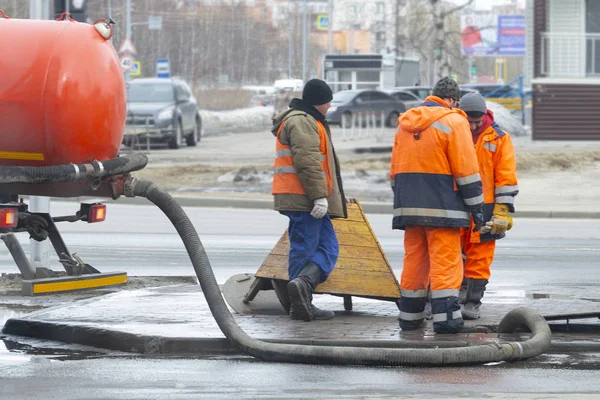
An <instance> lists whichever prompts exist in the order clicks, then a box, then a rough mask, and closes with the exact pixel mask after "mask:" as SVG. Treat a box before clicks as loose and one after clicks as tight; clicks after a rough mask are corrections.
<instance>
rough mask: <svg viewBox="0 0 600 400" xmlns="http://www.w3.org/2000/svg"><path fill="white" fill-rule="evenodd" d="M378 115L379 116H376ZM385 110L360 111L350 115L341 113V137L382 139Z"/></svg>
mask: <svg viewBox="0 0 600 400" xmlns="http://www.w3.org/2000/svg"><path fill="white" fill-rule="evenodd" d="M378 116H379V118H377V117H378ZM385 117H386V115H385V112H383V111H382V112H381V113H379V115H378V113H377V112H376V111H361V112H358V113H352V114H350V115H348V114H343V115H342V121H341V125H342V139H343V140H358V139H366V138H371V137H375V138H376V140H377V141H378V142H381V141H382V140H383V135H384V130H385Z"/></svg>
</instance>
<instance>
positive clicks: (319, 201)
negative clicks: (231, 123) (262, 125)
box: [272, 79, 347, 321]
mask: <svg viewBox="0 0 600 400" xmlns="http://www.w3.org/2000/svg"><path fill="white" fill-rule="evenodd" d="M332 98H333V95H332V92H331V88H330V87H329V86H328V85H327V83H325V82H324V81H322V80H319V79H312V80H310V81H308V82H307V83H306V85H305V87H304V90H303V92H302V99H293V100H292V102H291V103H290V109H289V110H286V111H283V112H282V113H280V114H278V115H277V116H276V117H275V119H274V126H273V131H272V132H273V135H274V136H275V138H276V140H275V150H276V158H275V170H274V175H273V188H272V193H273V195H274V197H275V210H276V211H279V212H280V213H281V214H283V215H285V216H287V217H288V218H289V227H288V233H289V239H290V252H289V264H288V273H289V279H290V282H289V283H288V287H287V288H288V292H289V295H290V301H291V307H290V317H291V318H292V319H294V320H304V321H311V320H313V319H316V320H324V319H331V318H333V316H334V314H333V312H332V311H326V310H320V309H318V308H317V307H315V306H314V305H313V304H312V294H313V292H314V289H315V286H316V285H317V284H319V283H321V282H324V281H325V280H326V279H327V277H328V276H329V274H330V273H331V271H332V270H333V267H334V266H335V263H336V261H337V258H338V255H339V244H338V240H337V237H336V234H335V231H334V229H333V225H332V224H331V218H346V216H347V215H346V199H345V198H344V190H343V187H342V179H341V177H340V168H339V162H338V160H337V157H336V155H335V150H334V148H333V145H332V143H331V132H330V130H329V125H328V124H327V121H326V120H325V115H326V114H327V110H328V109H329V107H330V106H331V100H332Z"/></svg>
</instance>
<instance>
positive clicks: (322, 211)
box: [310, 197, 329, 219]
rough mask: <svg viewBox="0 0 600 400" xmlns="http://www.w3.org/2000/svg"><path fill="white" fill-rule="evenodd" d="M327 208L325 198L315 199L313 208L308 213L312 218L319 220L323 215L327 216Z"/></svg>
mask: <svg viewBox="0 0 600 400" xmlns="http://www.w3.org/2000/svg"><path fill="white" fill-rule="evenodd" d="M328 207H329V204H328V203H327V199H326V198H325V197H323V198H321V199H316V200H315V201H314V206H313V209H312V211H311V212H310V215H312V216H313V218H316V219H321V218H323V217H324V216H325V215H327V208H328Z"/></svg>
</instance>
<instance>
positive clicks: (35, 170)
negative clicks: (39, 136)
mask: <svg viewBox="0 0 600 400" xmlns="http://www.w3.org/2000/svg"><path fill="white" fill-rule="evenodd" d="M147 163H148V157H146V156H145V155H143V154H131V155H128V156H123V157H117V158H113V159H112V160H106V161H92V162H91V163H88V164H68V165H56V166H50V167H18V166H2V167H0V171H1V173H0V184H9V183H34V184H35V183H63V182H76V181H84V180H89V179H99V178H103V177H107V176H114V175H122V174H125V173H128V172H133V171H138V170H140V169H142V168H144V167H145V166H146V164H147Z"/></svg>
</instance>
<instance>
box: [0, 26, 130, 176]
mask: <svg viewBox="0 0 600 400" xmlns="http://www.w3.org/2000/svg"><path fill="white" fill-rule="evenodd" d="M107 30H108V31H112V28H110V25H108V24H107V23H105V24H104V31H101V30H100V29H98V28H97V27H96V25H91V24H85V23H79V22H75V21H72V20H71V21H69V20H65V21H44V20H27V19H12V18H10V19H7V18H3V17H2V16H1V15H0V49H2V51H0V76H1V79H0V165H31V166H49V165H63V164H69V163H87V162H90V161H93V160H99V161H103V160H107V159H111V158H115V157H116V156H117V153H118V150H119V147H120V145H121V141H122V138H123V129H124V125H125V118H126V103H125V82H124V79H123V72H122V69H121V65H120V62H119V58H118V56H117V52H116V51H115V48H114V47H113V45H112V43H111V42H110V41H109V40H108V39H107V38H106V37H107V36H108V35H107V34H106V32H107ZM102 32H103V33H102ZM103 34H104V36H103Z"/></svg>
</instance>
